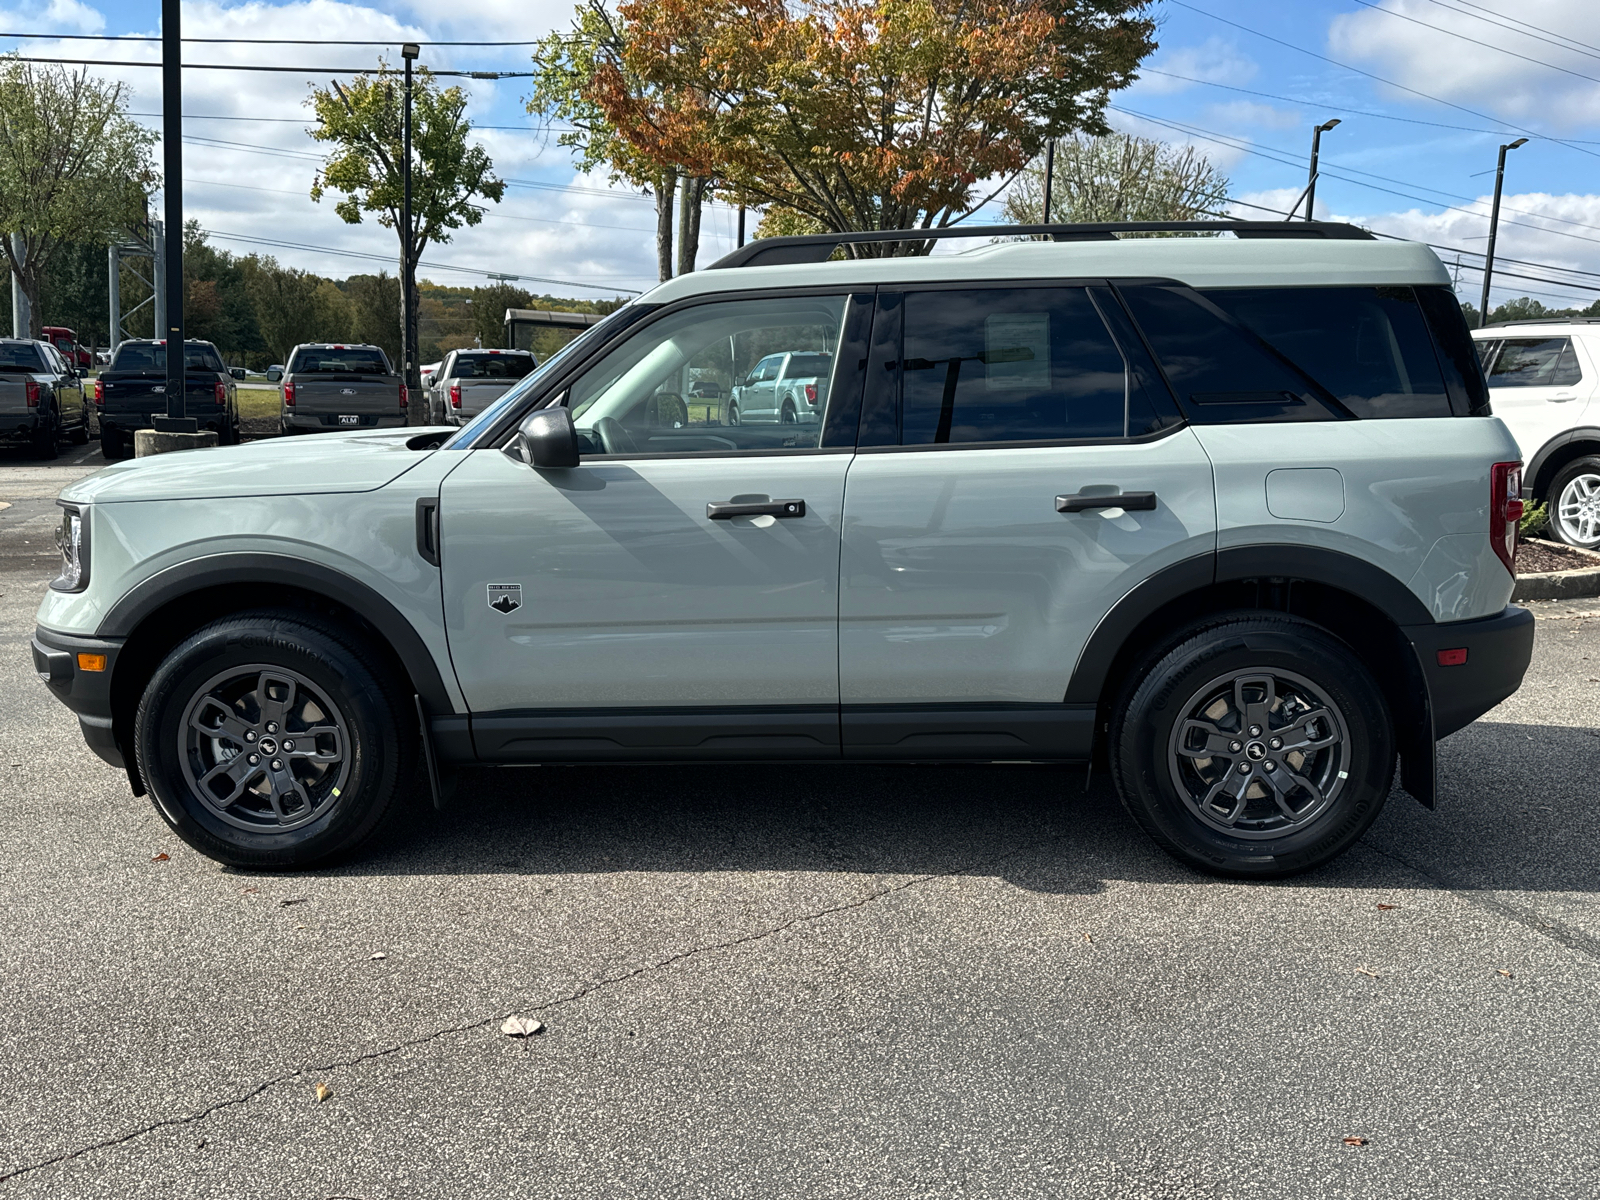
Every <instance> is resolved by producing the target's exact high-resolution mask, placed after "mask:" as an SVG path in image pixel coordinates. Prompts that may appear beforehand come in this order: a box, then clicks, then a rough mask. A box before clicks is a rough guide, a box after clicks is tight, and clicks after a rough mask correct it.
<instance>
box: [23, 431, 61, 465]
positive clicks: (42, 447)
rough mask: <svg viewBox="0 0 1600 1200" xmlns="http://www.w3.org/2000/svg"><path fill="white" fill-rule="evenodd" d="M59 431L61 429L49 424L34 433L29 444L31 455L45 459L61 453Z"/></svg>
mask: <svg viewBox="0 0 1600 1200" xmlns="http://www.w3.org/2000/svg"><path fill="white" fill-rule="evenodd" d="M60 433H61V431H60V430H59V429H57V428H56V426H55V425H50V426H48V427H47V428H45V429H41V430H40V431H39V432H37V433H35V434H34V435H33V441H32V443H31V444H30V449H31V451H32V453H33V457H34V458H37V459H39V460H41V461H46V460H49V459H52V458H56V457H57V456H59V455H60V453H61V446H60Z"/></svg>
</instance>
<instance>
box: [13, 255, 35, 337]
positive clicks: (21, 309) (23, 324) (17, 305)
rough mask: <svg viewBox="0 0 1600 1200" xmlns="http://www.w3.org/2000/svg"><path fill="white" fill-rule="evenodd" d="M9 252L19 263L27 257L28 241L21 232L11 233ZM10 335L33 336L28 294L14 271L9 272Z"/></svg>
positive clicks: (20, 277) (19, 276) (20, 278)
mask: <svg viewBox="0 0 1600 1200" xmlns="http://www.w3.org/2000/svg"><path fill="white" fill-rule="evenodd" d="M11 253H12V254H14V255H16V258H17V262H19V263H21V262H23V261H24V260H25V259H26V258H27V255H28V243H27V242H26V241H25V240H24V239H23V236H22V234H20V233H13V234H12V235H11ZM11 336H12V337H14V338H31V337H32V336H33V314H32V313H31V312H29V311H28V294H27V293H26V292H24V291H23V290H22V276H21V275H18V274H17V273H16V272H15V271H13V272H12V273H11Z"/></svg>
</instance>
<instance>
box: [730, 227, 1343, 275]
mask: <svg viewBox="0 0 1600 1200" xmlns="http://www.w3.org/2000/svg"><path fill="white" fill-rule="evenodd" d="M1222 232H1228V233H1232V234H1233V235H1234V236H1235V237H1241V238H1319V239H1334V240H1339V241H1373V240H1374V239H1373V236H1372V234H1370V233H1368V232H1367V231H1366V230H1364V229H1358V228H1357V227H1356V226H1354V225H1345V224H1342V223H1339V222H1334V221H1100V222H1092V223H1084V224H1076V225H947V226H945V227H944V228H942V229H869V230H860V231H852V232H850V233H808V234H804V235H802V236H799V237H778V238H759V239H757V240H756V241H753V242H749V243H747V244H746V245H744V246H741V247H740V248H739V249H737V250H735V251H734V252H733V253H732V254H728V255H724V256H723V257H722V258H719V259H718V260H717V261H716V262H714V263H712V264H711V265H710V266H709V267H707V268H706V270H708V271H716V270H723V269H726V268H729V267H757V266H759V267H776V266H786V265H791V264H797V263H819V262H826V261H827V260H828V259H829V258H831V257H832V256H833V252H834V251H835V250H837V249H838V248H839V247H840V246H844V245H857V244H861V243H872V242H926V241H934V240H937V239H940V238H958V237H959V238H966V237H1047V238H1049V239H1050V240H1051V241H1053V242H1105V241H1114V240H1116V236H1117V234H1119V233H1222Z"/></svg>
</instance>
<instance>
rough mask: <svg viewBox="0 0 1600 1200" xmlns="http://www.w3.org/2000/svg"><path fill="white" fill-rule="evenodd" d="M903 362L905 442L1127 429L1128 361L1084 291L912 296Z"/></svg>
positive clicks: (1087, 434)
mask: <svg viewBox="0 0 1600 1200" xmlns="http://www.w3.org/2000/svg"><path fill="white" fill-rule="evenodd" d="M900 365H901V371H900V376H901V400H900V441H901V444H902V445H907V446H917V445H940V444H944V443H971V442H1026V441H1056V440H1077V439H1082V438H1121V437H1126V436H1128V434H1129V432H1130V430H1129V411H1128V409H1129V406H1128V395H1129V387H1128V365H1127V362H1126V361H1125V359H1124V358H1123V356H1122V353H1121V351H1120V350H1119V349H1118V347H1117V343H1116V342H1115V341H1114V340H1113V339H1112V337H1111V334H1110V332H1109V331H1108V330H1107V329H1106V325H1105V322H1104V321H1103V320H1102V319H1101V317H1100V313H1099V311H1098V310H1097V309H1096V307H1095V304H1094V301H1093V300H1091V299H1090V298H1089V294H1088V292H1087V291H1086V290H1085V289H1083V288H985V289H973V290H956V291H934V292H912V293H910V294H908V295H907V296H906V298H905V334H904V342H903V352H902V357H901V364H900ZM1141 399H1142V393H1141ZM1147 424H1148V421H1140V422H1139V428H1137V429H1134V430H1133V432H1135V433H1143V432H1144V431H1145V428H1144V427H1145V426H1146V425H1147Z"/></svg>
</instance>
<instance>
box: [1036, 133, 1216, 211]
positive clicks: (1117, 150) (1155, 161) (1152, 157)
mask: <svg viewBox="0 0 1600 1200" xmlns="http://www.w3.org/2000/svg"><path fill="white" fill-rule="evenodd" d="M1227 200H1228V179H1227V176H1225V175H1223V174H1222V172H1220V171H1218V170H1217V168H1216V167H1214V166H1213V165H1212V164H1211V161H1210V160H1209V159H1207V158H1206V156H1205V155H1204V154H1202V153H1201V152H1200V151H1198V150H1196V149H1195V148H1194V147H1193V146H1171V145H1168V144H1167V143H1166V142H1159V141H1153V140H1151V139H1149V138H1141V137H1130V136H1128V135H1127V134H1121V133H1112V134H1107V135H1106V136H1104V137H1090V136H1087V135H1084V134H1075V135H1073V136H1072V137H1068V138H1063V139H1061V140H1060V141H1059V142H1058V143H1057V144H1056V156H1055V181H1054V183H1053V185H1052V188H1051V200H1050V209H1051V212H1050V216H1051V219H1052V220H1054V221H1068V222H1076V221H1193V220H1196V219H1198V218H1200V217H1203V216H1204V215H1205V214H1206V212H1207V211H1208V210H1215V209H1216V208H1218V207H1219V206H1220V205H1223V204H1226V203H1227ZM1005 213H1006V219H1007V220H1009V221H1012V222H1014V223H1016V224H1018V225H1035V224H1038V223H1039V222H1041V221H1043V220H1044V165H1043V163H1042V162H1038V161H1035V162H1034V163H1033V164H1031V165H1030V166H1029V167H1028V168H1027V169H1026V170H1024V171H1023V172H1022V174H1021V175H1020V176H1018V178H1017V180H1016V182H1015V183H1013V184H1012V185H1011V187H1010V189H1009V190H1008V191H1007V193H1006V203H1005Z"/></svg>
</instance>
